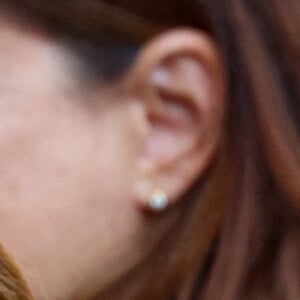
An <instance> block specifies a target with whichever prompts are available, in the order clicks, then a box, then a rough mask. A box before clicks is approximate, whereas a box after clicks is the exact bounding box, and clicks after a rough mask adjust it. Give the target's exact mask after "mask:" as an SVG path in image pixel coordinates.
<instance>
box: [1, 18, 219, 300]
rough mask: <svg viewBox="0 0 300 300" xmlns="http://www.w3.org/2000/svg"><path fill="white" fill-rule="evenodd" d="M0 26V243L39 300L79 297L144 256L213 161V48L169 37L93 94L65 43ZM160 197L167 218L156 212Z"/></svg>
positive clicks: (16, 24)
mask: <svg viewBox="0 0 300 300" xmlns="http://www.w3.org/2000/svg"><path fill="white" fill-rule="evenodd" d="M0 23H1V25H0V45H1V46H0V98H1V101H0V123H1V130H0V157H1V164H0V165H1V167H0V170H1V179H0V191H1V203H0V215H1V218H0V239H1V242H2V243H3V244H4V246H5V247H6V249H8V251H9V252H10V253H11V255H12V256H13V257H14V259H15V260H16V262H17V264H18V265H19V266H20V269H21V270H22V272H23V273H24V276H25V278H26V279H27V280H28V283H29V286H30V288H31V289H32V291H33V294H34V296H36V299H75V298H76V299H86V298H88V297H91V296H94V295H95V294H96V293H97V292H101V291H104V290H105V289H106V288H107V287H108V286H110V285H112V284H114V283H115V282H117V280H118V279H119V278H121V277H122V276H123V275H124V274H126V273H128V272H130V271H131V270H133V269H134V268H136V267H137V266H138V265H139V264H141V262H142V261H143V260H144V259H146V257H147V256H148V255H149V254H150V253H151V251H152V249H153V248H154V247H155V246H156V245H157V244H158V242H159V241H160V240H161V239H162V238H163V236H164V234H165V233H166V231H167V229H168V228H169V227H170V226H172V224H173V223H174V221H175V220H176V216H177V210H176V206H178V205H181V203H180V202H181V201H180V199H181V197H180V196H181V195H182V194H184V193H185V192H186V190H187V189H188V188H189V187H190V185H191V184H192V183H193V181H194V180H195V179H196V178H197V176H201V174H202V173H204V171H205V169H206V168H207V166H208V165H209V163H210V162H211V160H212V157H213V156H214V153H215V150H216V149H217V145H218V142H219V135H220V127H221V123H222V114H223V102H222V101H223V80H222V72H221V68H220V59H219V57H218V50H217V47H216V46H215V45H214V43H213V41H212V40H211V39H210V38H209V37H208V36H206V35H204V34H203V35H202V34H200V33H196V32H193V31H188V30H178V31H176V30H175V31H172V32H168V33H166V34H163V35H161V36H159V37H157V38H155V39H153V41H152V42H149V44H147V45H146V46H145V48H144V49H143V50H142V51H141V52H140V54H139V55H138V56H137V57H136V59H135V61H134V62H133V64H132V66H131V67H130V68H129V69H128V70H127V72H126V74H125V75H124V76H122V77H120V78H119V79H117V80H115V81H113V82H111V83H103V82H101V80H100V79H99V80H98V81H96V80H93V84H92V85H91V84H89V83H88V80H87V78H89V76H85V75H86V74H85V68H84V63H83V62H82V61H80V59H79V58H78V57H77V56H76V55H75V54H74V52H73V51H72V48H70V47H66V46H65V45H64V43H63V41H62V40H58V39H56V38H55V36H53V35H50V34H48V33H46V32H44V31H43V30H42V29H40V28H32V27H31V26H30V24H27V23H26V22H23V21H21V20H19V19H16V18H13V17H10V16H8V15H6V14H3V15H1V16H0ZM179 41H180V42H181V43H179ZM195 83H197V84H195ZM212 83H213V84H212ZM158 189H159V190H161V191H164V193H165V195H166V197H168V201H169V202H168V205H170V207H171V208H173V209H172V212H171V213H165V214H163V213H161V214H160V213H159V214H156V213H154V214H153V212H151V207H149V199H151V195H152V194H153V191H157V190H158ZM152 208H153V207H152ZM46 297H48V298H46Z"/></svg>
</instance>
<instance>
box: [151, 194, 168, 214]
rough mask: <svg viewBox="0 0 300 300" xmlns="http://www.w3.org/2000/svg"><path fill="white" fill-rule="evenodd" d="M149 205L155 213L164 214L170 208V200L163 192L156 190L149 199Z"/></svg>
mask: <svg viewBox="0 0 300 300" xmlns="http://www.w3.org/2000/svg"><path fill="white" fill-rule="evenodd" d="M148 205H149V208H150V209H151V210H152V211H154V212H157V213H159V212H163V211H164V210H166V208H167V207H168V206H169V199H168V197H167V195H166V194H165V193H164V192H163V191H162V190H155V191H154V192H153V194H152V195H151V197H150V199H149V203H148Z"/></svg>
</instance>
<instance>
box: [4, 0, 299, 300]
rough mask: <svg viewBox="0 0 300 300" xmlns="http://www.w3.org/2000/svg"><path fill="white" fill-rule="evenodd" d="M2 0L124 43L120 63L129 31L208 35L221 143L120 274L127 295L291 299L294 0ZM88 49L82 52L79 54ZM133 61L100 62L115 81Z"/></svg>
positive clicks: (55, 26)
mask: <svg viewBox="0 0 300 300" xmlns="http://www.w3.org/2000/svg"><path fill="white" fill-rule="evenodd" d="M3 2H6V3H5V6H6V8H7V7H8V8H10V9H12V10H14V11H16V12H19V13H21V14H23V15H25V16H32V19H35V20H36V21H37V22H39V23H38V24H41V26H45V28H48V29H49V31H51V32H53V34H54V35H55V34H56V35H60V36H65V37H67V38H68V39H70V40H72V41H74V43H70V45H71V46H70V47H71V48H72V47H74V49H75V48H76V46H75V45H76V40H78V39H85V40H87V41H89V43H90V44H91V45H93V46H91V48H93V49H96V51H94V52H93V53H95V52H96V53H98V52H99V53H103V52H101V51H100V50H101V49H102V48H103V47H105V45H106V43H109V42H111V41H113V42H114V43H113V46H114V47H117V48H120V49H121V50H120V52H118V53H117V56H118V57H119V62H120V61H122V60H124V61H125V60H126V59H127V60H128V55H125V54H128V49H127V48H124V43H125V42H126V41H128V42H130V43H131V44H130V45H131V48H130V49H132V48H134V49H136V51H138V49H139V47H140V46H141V45H142V44H143V43H146V42H147V41H148V40H149V39H151V38H152V37H154V36H155V35H156V34H158V33H160V32H162V31H164V30H166V29H168V28H174V27H181V26H185V27H193V28H196V29H198V30H204V31H207V32H208V33H210V34H211V35H213V37H214V39H215V40H216V41H217V43H218V44H219V48H220V51H221V54H222V56H223V61H224V65H225V70H226V75H227V76H226V80H227V86H228V93H227V113H226V122H225V126H224V130H223V141H222V145H221V147H220V151H219V153H218V155H217V157H216V159H215V161H214V163H213V164H212V165H211V167H210V168H209V169H208V170H207V174H206V176H205V178H201V179H199V180H198V182H196V183H195V185H194V186H192V187H191V189H190V191H189V192H188V193H187V195H186V198H187V201H185V204H184V205H183V206H181V207H180V208H178V209H180V210H181V212H180V215H179V218H178V220H177V222H176V224H175V225H174V226H173V228H171V229H170V232H168V235H167V236H166V237H165V239H164V240H163V241H162V242H161V244H159V245H158V246H157V248H156V249H154V250H153V253H152V254H151V255H150V257H148V259H147V260H146V261H145V262H143V265H142V266H139V267H138V268H137V270H134V271H133V272H132V273H131V274H129V275H128V277H130V276H132V278H133V280H132V286H131V287H130V288H128V286H127V290H128V293H127V295H126V296H125V298H126V299H130V300H132V299H137V300H155V299H160V300H161V299H164V300H175V299H178V300H196V299H203V300H216V299H220V300H242V299H247V300H248V299H249V300H250V299H253V300H254V299H272V300H276V299H278V300H279V299H280V300H282V299H285V300H294V299H298V298H299V296H300V214H299V210H300V185H299V183H300V137H299V130H300V39H299V36H300V2H299V0H285V1H282V0H269V1H262V0H251V1H249V0H226V1H225V0H190V1H184V0H164V1H161V0H159V1H158V0H151V1H150V0H140V1H133V0H106V1H101V0H73V1H68V0H65V1H59V0H51V1H49V0H18V1H14V0H10V1H3ZM30 19H31V18H30ZM104 37H105V39H104V40H103V38H104ZM117 41H122V42H120V43H118V42H117ZM123 42H124V43H123ZM72 45H73V46H72ZM101 47H102V48H101ZM122 47H123V48H122ZM98 50H99V51H98ZM90 53H91V52H88V53H83V52H80V55H81V56H82V58H83V59H86V58H88V57H89V56H91V55H90ZM124 53H125V54H124ZM133 58H134V55H133ZM87 61H88V60H87ZM106 61H107V60H106ZM131 61H132V60H129V61H127V63H123V64H122V63H120V64H117V65H116V63H115V61H114V60H112V61H108V62H107V63H108V64H109V66H107V65H106V66H105V68H106V69H105V68H104V66H103V65H101V66H98V68H99V70H98V71H97V72H100V73H101V71H103V72H104V69H105V70H107V69H109V70H113V71H112V72H108V73H109V76H108V77H109V80H113V78H114V77H115V76H119V75H121V74H122V73H124V71H126V67H128V64H129V63H130V62H131ZM87 64H88V62H87ZM101 68H102V69H101ZM110 75H113V76H110ZM1 272H2V271H1ZM1 278H2V277H1V276H0V279H1ZM126 282H128V281H126ZM0 284H2V283H1V281H0ZM22 287H24V285H21V288H22ZM120 288H122V284H120ZM1 291H2V289H1V288H0V293H1ZM1 296H2V294H1ZM3 298H4V299H10V298H9V297H5V295H3ZM98 298H99V299H102V296H101V295H99V297H98ZM22 299H23V298H22Z"/></svg>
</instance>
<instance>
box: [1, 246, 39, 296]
mask: <svg viewBox="0 0 300 300" xmlns="http://www.w3.org/2000/svg"><path fill="white" fill-rule="evenodd" d="M0 299H3V300H12V299H18V300H33V296H32V294H31V293H30V291H29V288H28V285H27V283H26V282H25V280H24V278H23V276H22V275H21V272H20V271H19V269H18V268H17V266H16V263H15V262H14V260H13V259H12V258H11V257H10V256H9V255H8V253H7V252H6V251H5V250H4V248H3V246H2V245H0Z"/></svg>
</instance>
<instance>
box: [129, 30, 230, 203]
mask: <svg viewBox="0 0 300 300" xmlns="http://www.w3.org/2000/svg"><path fill="white" fill-rule="evenodd" d="M127 78H128V81H127V84H128V86H129V87H130V89H131V91H132V93H133V95H134V99H135V102H136V105H138V106H139V107H140V109H141V111H142V112H143V113H142V115H143V117H142V118H140V124H137V126H139V127H141V128H144V131H143V132H144V133H143V138H142V141H143V142H142V143H141V144H140V145H141V146H140V149H139V155H138V159H137V168H138V176H137V178H136V182H135V187H134V189H135V193H136V198H137V199H138V201H139V202H141V203H144V204H145V205H147V201H148V200H149V197H151V194H152V193H153V191H155V190H156V191H157V190H160V191H163V192H164V193H165V194H166V196H167V197H168V199H170V204H175V203H177V202H178V201H179V200H180V199H181V196H182V195H183V194H184V193H185V192H186V191H187V190H188V189H189V188H190V187H191V185H192V184H193V182H194V181H196V180H197V179H199V178H201V176H204V174H205V172H206V170H207V167H208V166H209V164H210V163H211V162H212V161H213V159H214V156H215V155H216V151H217V149H218V145H219V144H220V140H221V136H222V135H221V133H222V124H223V116H224V109H225V87H224V81H225V80H224V72H223V66H222V60H221V57H220V55H219V51H218V47H217V45H216V44H215V42H214V40H213V38H211V37H210V36H208V35H206V34H204V33H202V32H198V31H193V30H189V29H180V30H174V31H171V32H167V33H165V34H163V35H161V36H159V37H158V38H156V39H154V40H153V41H152V42H150V43H149V44H148V45H146V46H145V47H144V49H143V50H142V51H141V54H140V56H139V58H138V59H137V61H136V64H135V66H134V67H133V68H132V70H131V71H130V73H129V75H128V77H127Z"/></svg>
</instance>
